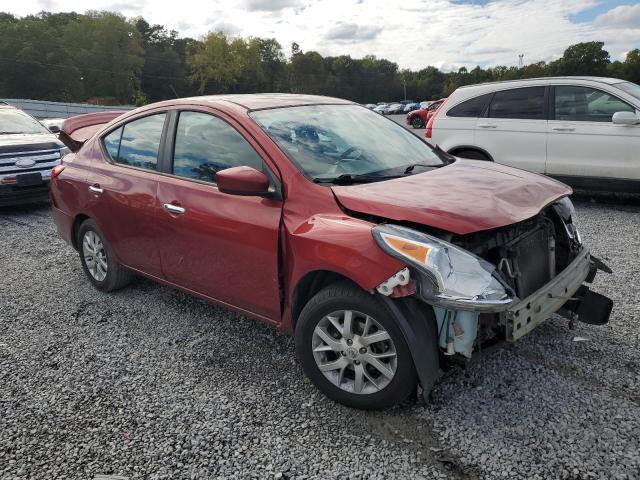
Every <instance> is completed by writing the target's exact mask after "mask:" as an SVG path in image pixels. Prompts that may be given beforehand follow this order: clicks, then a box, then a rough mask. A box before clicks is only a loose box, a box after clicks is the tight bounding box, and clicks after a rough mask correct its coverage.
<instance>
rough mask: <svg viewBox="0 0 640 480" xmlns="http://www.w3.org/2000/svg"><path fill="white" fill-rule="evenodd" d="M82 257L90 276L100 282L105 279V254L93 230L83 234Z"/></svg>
mask: <svg viewBox="0 0 640 480" xmlns="http://www.w3.org/2000/svg"><path fill="white" fill-rule="evenodd" d="M82 255H83V257H84V262H85V264H86V266H87V270H89V273H90V274H91V276H92V277H93V278H94V279H95V280H97V281H98V282H102V281H103V280H104V279H105V278H106V277H107V254H106V252H105V249H104V244H103V243H102V239H101V238H100V237H99V236H98V234H96V233H95V232H94V231H93V230H88V231H87V232H86V233H85V234H84V238H83V239H82Z"/></svg>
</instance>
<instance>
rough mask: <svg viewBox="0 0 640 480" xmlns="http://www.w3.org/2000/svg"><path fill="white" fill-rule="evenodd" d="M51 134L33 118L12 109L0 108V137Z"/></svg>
mask: <svg viewBox="0 0 640 480" xmlns="http://www.w3.org/2000/svg"><path fill="white" fill-rule="evenodd" d="M11 133H23V134H31V135H33V134H38V133H51V132H50V131H49V130H47V129H46V128H45V127H44V125H42V124H41V123H40V122H39V121H37V120H36V119H35V118H33V117H31V116H30V115H27V114H26V113H24V112H21V111H20V110H15V109H13V108H0V135H2V134H7V135H8V134H11Z"/></svg>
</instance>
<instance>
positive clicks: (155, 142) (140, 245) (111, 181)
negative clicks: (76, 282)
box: [87, 112, 167, 277]
mask: <svg viewBox="0 0 640 480" xmlns="http://www.w3.org/2000/svg"><path fill="white" fill-rule="evenodd" d="M166 118H167V114H166V113H164V112H162V113H155V114H151V115H147V116H144V117H138V118H136V119H134V120H131V121H130V122H127V123H125V124H124V125H122V126H120V127H118V128H116V129H114V130H112V131H110V132H108V133H107V134H106V135H104V136H103V137H102V139H101V146H100V147H99V149H101V157H102V158H101V159H100V161H95V162H93V165H92V167H93V168H92V170H91V172H90V173H89V175H88V177H87V181H88V183H89V187H88V188H89V193H90V195H89V198H90V202H89V209H90V215H91V217H92V218H93V219H94V220H95V221H96V222H97V223H98V226H99V227H100V228H101V229H102V231H103V233H104V235H105V237H106V239H107V241H108V242H109V245H110V246H111V248H112V249H113V250H114V253H115V255H116V257H117V258H118V260H119V261H120V262H121V263H123V264H124V265H126V266H128V267H130V268H133V269H136V270H139V271H141V272H144V273H147V274H149V275H153V276H156V277H160V276H162V272H161V269H160V257H159V253H158V248H157V246H156V242H155V236H156V233H157V228H156V225H155V213H156V211H155V205H156V189H157V186H158V178H157V177H158V173H157V171H158V152H159V150H160V145H161V142H162V138H163V130H164V126H165V120H166Z"/></svg>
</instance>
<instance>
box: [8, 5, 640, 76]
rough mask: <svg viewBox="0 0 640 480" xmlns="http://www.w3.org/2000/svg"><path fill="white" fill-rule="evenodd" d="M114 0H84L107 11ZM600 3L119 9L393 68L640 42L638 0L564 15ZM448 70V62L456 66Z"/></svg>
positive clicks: (491, 61) (198, 32)
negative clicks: (584, 15) (584, 17)
mask: <svg viewBox="0 0 640 480" xmlns="http://www.w3.org/2000/svg"><path fill="white" fill-rule="evenodd" d="M43 1H44V2H46V4H47V5H50V6H51V7H50V8H52V9H53V10H54V11H72V10H74V11H77V12H83V11H85V10H86V9H87V5H88V4H87V3H86V2H85V1H84V0H3V6H2V9H3V10H5V11H10V12H12V13H16V14H19V15H26V14H32V13H36V12H38V11H40V10H42V6H43V3H42V2H43ZM119 3H120V4H122V3H124V2H122V0H92V2H91V6H90V8H91V9H94V10H101V9H108V8H109V7H110V6H113V5H117V4H119ZM600 3H601V0H493V1H490V2H488V3H487V4H486V5H479V4H477V3H475V2H469V3H462V2H460V1H453V0H429V1H425V0H402V1H398V2H396V1H389V0H364V1H359V0H181V1H180V2H162V3H161V2H157V1H152V0H130V1H128V2H126V5H127V8H126V9H124V8H123V11H122V13H123V14H125V15H127V16H134V15H142V16H143V17H145V18H146V19H147V21H149V22H150V23H154V24H156V23H159V24H162V25H165V26H166V27H167V28H170V29H176V30H178V31H179V32H180V34H181V35H183V36H191V37H200V36H202V35H204V34H206V33H207V31H209V30H211V29H214V28H216V27H220V28H222V29H223V30H225V31H226V32H227V33H232V34H234V35H244V36H249V35H251V36H260V37H275V38H276V39H277V40H278V41H279V42H280V43H281V44H282V46H283V49H284V51H285V52H286V53H289V50H290V45H291V43H292V42H297V43H298V44H300V46H301V48H302V50H303V51H308V50H317V51H319V52H320V53H321V54H323V55H351V56H353V57H362V56H364V55H367V54H373V55H376V56H378V57H383V58H388V59H390V60H392V61H395V62H397V63H398V64H399V65H400V67H401V68H412V69H419V68H423V67H425V66H427V65H434V66H436V67H439V68H451V67H452V66H453V65H456V66H466V67H467V68H473V67H474V66H475V65H477V64H480V65H482V66H492V65H498V64H502V65H516V64H517V63H518V54H521V53H523V54H524V60H525V63H533V62H537V61H540V60H546V61H548V60H552V59H555V58H558V57H559V56H561V55H562V53H563V51H564V49H565V48H566V47H568V46H569V45H572V44H574V43H577V42H580V41H588V40H602V41H605V42H606V44H605V48H607V49H608V50H609V52H610V53H611V56H612V58H619V56H620V54H621V53H622V52H624V51H628V50H631V49H633V48H637V46H638V44H640V27H639V25H638V16H639V15H640V13H639V12H640V5H637V4H636V5H627V6H619V7H616V8H612V9H611V10H609V11H608V12H606V13H604V14H603V15H601V16H600V17H598V18H597V19H595V20H594V21H591V22H580V23H577V22H572V21H571V19H572V18H573V16H575V15H577V14H579V13H581V12H588V10H589V9H591V8H593V7H595V6H597V5H599V4H600ZM456 68H457V67H456Z"/></svg>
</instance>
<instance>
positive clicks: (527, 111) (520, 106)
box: [489, 87, 544, 120]
mask: <svg viewBox="0 0 640 480" xmlns="http://www.w3.org/2000/svg"><path fill="white" fill-rule="evenodd" d="M489 118H514V119H523V120H543V119H544V87H527V88H514V89H513V90H503V91H501V92H496V93H495V94H494V95H493V100H491V104H490V105H489Z"/></svg>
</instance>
